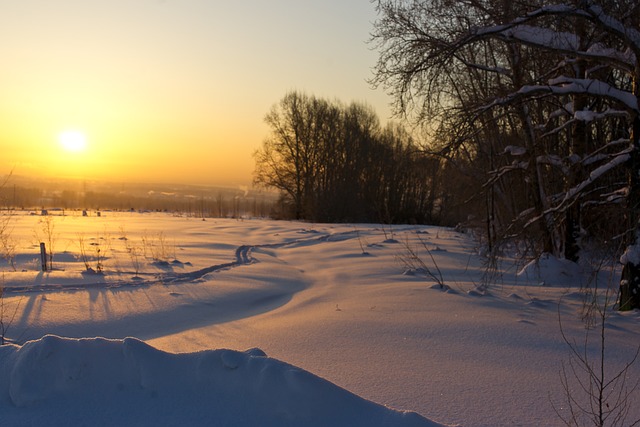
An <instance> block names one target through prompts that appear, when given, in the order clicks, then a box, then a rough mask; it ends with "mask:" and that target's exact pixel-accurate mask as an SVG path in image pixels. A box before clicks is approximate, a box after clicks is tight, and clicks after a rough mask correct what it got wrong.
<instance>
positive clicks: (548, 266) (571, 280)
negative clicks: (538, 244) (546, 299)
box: [518, 253, 584, 286]
mask: <svg viewBox="0 0 640 427" xmlns="http://www.w3.org/2000/svg"><path fill="white" fill-rule="evenodd" d="M583 276H584V274H583V271H582V269H581V268H580V266H579V265H578V264H576V263H575V262H572V261H569V260H566V259H560V258H557V257H555V256H553V255H551V254H548V253H545V254H542V255H541V256H540V258H538V259H535V260H533V261H530V262H529V263H528V264H527V265H525V266H524V267H523V268H522V270H520V271H519V272H518V277H519V278H523V279H525V280H533V281H537V282H539V283H540V284H541V285H552V286H553V285H564V284H577V283H578V282H579V281H580V280H581V279H582V278H583Z"/></svg>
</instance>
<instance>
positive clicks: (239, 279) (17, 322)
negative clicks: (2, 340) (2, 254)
mask: <svg viewBox="0 0 640 427" xmlns="http://www.w3.org/2000/svg"><path fill="white" fill-rule="evenodd" d="M7 230H9V231H10V237H11V239H10V242H11V245H10V246H11V248H13V249H12V254H13V255H14V256H13V265H12V263H11V262H9V261H7V260H2V262H1V264H0V266H1V267H2V271H3V276H2V283H3V285H4V298H3V300H2V302H3V305H2V307H3V312H2V313H3V316H4V324H5V327H6V326H9V327H8V329H7V330H6V337H7V338H8V339H9V340H10V341H12V342H15V343H16V345H8V346H4V347H1V348H0V414H2V419H3V422H2V425H3V426H4V425H40V424H41V423H42V422H44V420H46V422H47V424H48V425H80V424H85V425H126V424H131V425H139V424H141V423H143V424H148V425H175V424H176V423H180V424H184V425H198V424H200V425H240V426H250V425H258V424H256V423H259V425H266V426H276V425H305V426H306V425H317V426H321V425H345V426H360V425H361V426H371V425H411V426H414V425H415V426H429V425H436V424H435V423H432V422H431V421H429V420H433V421H434V422H438V423H442V424H446V425H457V424H459V425H463V426H542V425H544V426H555V425H562V421H561V419H560V418H559V416H558V414H556V410H557V411H558V412H559V413H560V414H561V415H563V416H568V415H569V410H568V409H567V405H566V397H565V391H564V387H563V385H562V381H561V369H562V366H563V364H564V366H566V367H568V366H570V365H569V362H570V356H571V352H570V349H569V347H568V346H567V344H566V343H565V342H564V341H563V338H562V335H561V332H560V324H562V327H563V329H564V331H565V334H566V335H567V337H568V338H569V339H570V340H575V342H576V343H577V345H578V347H579V349H581V348H582V346H583V344H584V342H585V334H586V333H587V331H588V330H587V329H586V328H585V322H584V321H583V320H582V316H581V313H582V312H583V311H582V307H583V300H584V298H583V293H581V292H580V288H581V287H582V286H586V285H587V284H590V285H591V286H593V284H594V282H593V281H592V280H590V278H589V277H590V275H589V274H587V273H586V272H583V271H581V269H579V268H578V267H577V266H575V265H571V264H567V263H563V262H561V261H558V260H554V259H547V260H544V261H542V262H541V263H540V265H539V268H531V267H530V268H528V269H526V271H527V272H528V274H520V275H517V274H516V273H517V272H518V271H520V269H521V268H519V267H522V266H519V267H517V266H516V265H514V263H513V262H511V261H510V260H508V259H504V260H502V265H501V269H500V271H499V273H500V274H498V275H495V276H494V279H493V280H492V281H491V282H490V284H489V288H488V291H487V292H480V291H478V289H477V287H478V285H481V284H482V283H483V280H482V277H483V271H484V267H483V266H484V260H483V259H482V258H481V257H479V256H478V255H477V252H478V250H477V247H476V243H475V242H474V241H473V240H472V239H471V237H470V236H468V235H466V234H461V233H458V232H455V231H453V230H450V229H444V228H436V227H427V226H394V227H389V226H385V227H382V226H380V225H368V224H344V225H342V224H341V225H333V224H310V223H301V222H285V221H280V222H276V221H269V220H242V221H239V220H234V219H207V220H206V221H203V220H201V219H197V218H185V217H178V216H172V215H168V214H156V213H112V212H103V213H102V215H101V216H100V217H98V216H97V215H96V214H95V212H91V213H90V215H89V216H87V217H83V216H81V215H80V214H79V213H77V212H73V213H67V215H65V216H53V215H50V216H48V217H42V216H40V215H28V214H27V213H19V214H16V215H15V216H13V217H12V218H11V220H10V222H9V225H8V229H7ZM39 242H45V243H46V244H47V248H48V249H53V264H52V267H53V269H52V270H51V271H47V272H42V271H40V252H39V251H40V248H39ZM425 246H426V248H428V249H429V252H427V251H426V250H425ZM407 247H408V248H410V249H412V250H414V251H416V252H417V254H418V255H419V256H420V258H421V259H422V260H423V261H424V263H425V265H426V266H428V267H429V268H430V270H431V272H432V273H434V277H430V276H429V275H425V274H422V273H423V272H421V271H408V270H407V266H406V265H405V263H403V262H402V259H403V258H404V259H406V258H407V257H408V254H407ZM432 257H433V258H432ZM14 267H15V270H14ZM436 267H437V268H436ZM440 276H441V277H442V281H443V282H444V283H445V284H446V285H447V286H448V287H449V288H450V289H449V290H447V291H445V290H443V289H440V286H438V285H437V283H436V282H435V281H434V278H439V277H440ZM606 276H607V273H606V271H602V272H601V274H600V275H599V276H598V285H599V286H600V287H605V286H606V285H607V283H608V282H610V281H611V280H613V281H614V282H615V280H616V279H615V277H614V278H613V279H610V278H607V277H606ZM598 322H599V320H598V319H596V323H595V326H596V327H595V328H594V329H591V330H590V335H589V343H588V344H587V354H588V355H589V356H590V357H591V356H593V357H594V358H595V357H596V356H597V354H598V351H599V342H598V341H597V338H598V334H599V331H600V330H599V329H598V327H597V325H598ZM604 330H605V332H606V353H605V356H606V369H605V370H606V373H607V375H614V374H616V373H618V372H620V371H621V370H622V369H623V368H624V366H625V364H626V363H627V362H629V361H630V360H632V358H633V356H634V354H635V352H636V350H637V346H638V343H639V340H638V337H639V336H640V335H639V333H640V313H638V312H630V313H618V312H612V313H611V314H610V317H609V318H608V320H607V326H606V328H605V329H604ZM45 335H54V336H49V337H46V338H44V339H43V336H45ZM56 336H57V337H67V338H90V339H82V340H77V339H73V340H69V339H61V338H57V337H56ZM96 337H104V338H107V340H104V339H98V338H96ZM127 337H133V338H127ZM125 338H127V339H125ZM25 343H26V344H25ZM246 350H248V351H246ZM245 351H246V352H245ZM178 353H179V354H178ZM265 354H266V355H267V356H268V357H264V356H265ZM594 360H595V359H594ZM626 376H627V377H628V378H629V381H628V382H627V386H628V391H627V392H626V393H625V396H626V397H628V399H629V402H630V404H631V405H632V406H633V409H632V411H631V413H630V414H629V417H628V419H629V420H631V419H633V420H635V419H637V418H638V417H640V409H639V406H638V402H639V401H640V395H639V393H640V392H639V391H638V390H632V389H631V387H632V386H633V385H634V384H635V381H637V379H638V378H640V362H638V363H636V364H634V365H632V366H631V367H630V369H629V371H628V372H626ZM607 378H609V377H607ZM575 379H576V377H574V376H573V375H572V374H571V373H570V371H569V380H570V383H571V384H570V386H571V387H574V386H575V385H576V384H574V383H576V381H574V380H575ZM347 391H348V392H347ZM573 395H574V396H575V397H576V398H577V399H582V397H580V396H581V395H580V393H579V391H578V390H577V389H576V390H575V391H574V392H573ZM373 402H375V403H373ZM611 402H612V403H611V404H613V401H611ZM554 406H555V408H556V409H555V410H554ZM387 408H393V409H394V410H390V409H387ZM405 411H409V412H405ZM414 412H415V413H414ZM416 413H417V414H416ZM418 414H419V415H418Z"/></svg>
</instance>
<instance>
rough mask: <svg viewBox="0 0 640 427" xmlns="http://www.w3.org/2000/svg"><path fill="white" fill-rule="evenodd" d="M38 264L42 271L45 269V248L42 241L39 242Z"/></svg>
mask: <svg viewBox="0 0 640 427" xmlns="http://www.w3.org/2000/svg"><path fill="white" fill-rule="evenodd" d="M40 264H41V265H42V271H47V248H46V246H45V244H44V242H40Z"/></svg>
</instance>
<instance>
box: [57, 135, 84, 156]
mask: <svg viewBox="0 0 640 427" xmlns="http://www.w3.org/2000/svg"><path fill="white" fill-rule="evenodd" d="M58 141H59V142H60V145H61V146H62V148H63V149H64V150H65V151H68V152H71V153H79V152H82V151H84V150H85V149H86V148H87V137H86V136H85V134H84V133H82V132H80V131H77V130H67V131H64V132H62V133H61V134H60V135H58Z"/></svg>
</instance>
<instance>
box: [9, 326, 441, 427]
mask: <svg viewBox="0 0 640 427" xmlns="http://www.w3.org/2000/svg"><path fill="white" fill-rule="evenodd" d="M0 398H1V399H2V400H3V401H5V402H7V401H10V402H11V404H8V405H3V406H4V408H3V409H5V410H6V412H4V411H3V412H4V413H3V414H2V419H3V422H2V424H3V425H45V424H46V425H49V426H52V425H154V426H159V425H189V426H197V425H207V426H214V425H215V426H221V425H233V426H258V425H260V426H303V425H304V426H352V427H353V426H422V427H427V426H431V427H433V426H439V425H441V424H437V423H434V422H432V421H429V420H427V419H426V418H423V417H422V416H420V415H418V414H417V413H414V412H400V411H395V410H392V409H389V408H386V407H384V406H382V405H378V404H376V403H373V402H370V401H368V400H365V399H362V398H360V397H358V396H356V395H355V394H352V393H350V392H348V391H346V390H344V389H342V388H340V387H338V386H336V385H334V384H332V383H330V382H328V381H326V380H323V379H322V378H319V377H317V376H315V375H313V374H311V373H309V372H307V371H304V370H302V369H299V368H296V367H294V366H292V365H289V364H287V363H284V362H281V361H279V360H276V359H272V358H269V357H267V356H266V354H265V353H264V352H263V351H261V350H259V349H251V350H247V351H245V352H240V351H235V350H224V349H221V350H208V351H201V352H196V353H184V354H174V353H167V352H164V351H161V350H158V349H156V348H154V347H152V346H150V345H148V344H146V343H144V342H142V341H140V340H138V339H135V338H125V339H124V340H111V339H105V338H82V339H70V338H61V337H58V336H54V335H47V336H45V337H43V338H41V339H39V340H34V341H29V342H27V343H26V344H24V345H23V346H22V347H20V346H14V345H8V346H3V347H0Z"/></svg>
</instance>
